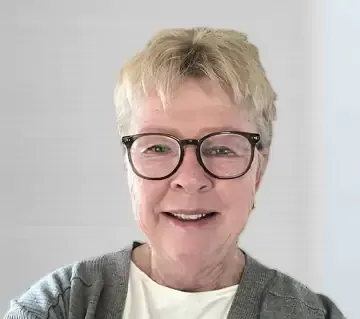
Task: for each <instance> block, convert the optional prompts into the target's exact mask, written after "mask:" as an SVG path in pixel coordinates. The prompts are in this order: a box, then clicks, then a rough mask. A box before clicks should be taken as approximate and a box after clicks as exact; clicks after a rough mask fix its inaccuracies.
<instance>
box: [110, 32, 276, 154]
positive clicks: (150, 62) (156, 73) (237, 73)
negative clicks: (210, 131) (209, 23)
mask: <svg viewBox="0 0 360 319" xmlns="http://www.w3.org/2000/svg"><path fill="white" fill-rule="evenodd" d="M194 77H196V78H201V77H207V78H209V79H210V80H213V81H216V82H218V83H219V84H220V85H221V87H222V88H223V89H225V90H226V91H227V92H229V94H230V95H231V97H232V99H233V101H234V104H235V105H239V107H240V105H241V106H242V107H244V101H245V102H246V103H245V105H246V106H247V107H248V108H249V110H250V111H251V114H252V115H253V116H252V118H253V119H254V120H255V124H256V125H257V127H258V130H259V133H260V134H261V145H262V147H264V148H265V149H268V148H269V147H270V144H271V140H272V122H273V121H274V120H275V117H276V106H275V100H276V94H275V92H274V90H273V88H272V87H271V85H270V83H269V81H268V79H267V76H266V74H265V71H264V68H263V67H262V65H261V62H260V59H259V53H258V49H257V47H256V46H255V45H253V44H252V43H250V42H249V41H248V39H247V36H246V35H245V34H244V33H241V32H238V31H235V30H228V29H214V28H205V27H199V28H191V29H185V28H176V29H163V30H161V31H159V32H158V33H157V34H155V35H154V36H153V38H152V39H151V40H150V41H149V43H148V44H147V45H146V47H145V48H144V49H143V50H142V51H141V52H139V53H138V54H136V55H135V56H134V57H133V58H132V59H131V60H130V61H128V62H127V63H126V64H125V65H124V67H123V68H122V70H121V71H120V74H119V78H118V81H117V83H116V88H115V96H114V98H115V106H116V117H117V129H118V133H119V135H120V136H122V135H125V134H127V132H128V130H129V125H130V121H131V115H132V110H133V109H134V108H135V107H137V106H138V105H139V101H140V99H143V98H146V97H147V96H148V94H149V93H150V92H152V91H153V90H154V89H155V90H156V92H157V94H158V95H159V96H160V98H161V100H162V102H163V103H164V105H166V102H167V100H168V98H169V97H170V96H171V92H172V89H174V88H175V86H176V85H177V84H180V83H181V81H183V80H185V79H186V78H194Z"/></svg>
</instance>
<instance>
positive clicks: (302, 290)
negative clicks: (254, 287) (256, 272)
mask: <svg viewBox="0 0 360 319" xmlns="http://www.w3.org/2000/svg"><path fill="white" fill-rule="evenodd" d="M258 264H259V263H258ZM259 265H260V266H259V267H261V268H262V270H263V272H264V273H268V274H270V273H271V274H272V275H271V277H268V278H271V279H269V281H268V282H267V283H266V286H265V289H264V294H263V301H262V311H263V312H264V313H265V312H267V313H269V314H271V315H274V318H277V316H276V315H279V314H283V313H284V312H286V311H288V313H289V315H291V316H292V317H291V318H294V319H295V318H319V319H320V318H322V319H345V316H344V315H343V314H342V313H341V311H340V310H339V309H338V307H337V306H336V304H335V303H334V302H333V301H332V300H331V299H330V298H329V297H327V296H325V295H323V294H321V293H317V292H315V291H313V290H312V289H311V288H309V287H308V286H306V285H305V284H303V283H301V282H300V281H298V280H296V279H295V278H293V277H291V276H289V275H287V274H285V273H283V272H281V271H279V270H276V269H270V268H267V267H265V266H264V265H261V264H259ZM271 318H272V317H271Z"/></svg>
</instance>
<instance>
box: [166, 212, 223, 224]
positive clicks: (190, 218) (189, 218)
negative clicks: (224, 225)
mask: <svg viewBox="0 0 360 319" xmlns="http://www.w3.org/2000/svg"><path fill="white" fill-rule="evenodd" d="M164 214H165V215H167V216H168V217H170V218H173V219H175V220H179V221H182V222H187V223H195V222H198V221H201V220H205V219H211V218H213V217H215V215H217V214H219V213H218V212H204V213H194V214H189V213H187V214H183V213H176V212H164Z"/></svg>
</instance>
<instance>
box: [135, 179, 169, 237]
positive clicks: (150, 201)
mask: <svg viewBox="0 0 360 319" xmlns="http://www.w3.org/2000/svg"><path fill="white" fill-rule="evenodd" d="M129 186H130V189H131V194H132V196H131V197H132V202H133V209H134V212H135V216H136V219H137V221H138V223H139V224H140V227H141V229H143V230H144V231H145V230H146V229H148V228H149V227H151V225H152V224H153V223H155V222H156V218H157V217H156V211H157V209H158V205H159V203H160V202H161V201H162V199H163V197H164V196H165V193H166V189H167V188H166V187H167V186H166V185H165V183H164V182H163V181H149V180H144V179H142V178H139V177H137V176H131V177H130V176H129Z"/></svg>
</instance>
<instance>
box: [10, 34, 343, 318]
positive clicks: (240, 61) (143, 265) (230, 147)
mask: <svg viewBox="0 0 360 319" xmlns="http://www.w3.org/2000/svg"><path fill="white" fill-rule="evenodd" d="M275 100H276V94H275V93H274V91H273V89H272V87H271V85H270V83H269V81H268V79H267V77H266V74H265V72H264V69H263V67H262V65H261V63H260V61H259V55H258V50H257V48H256V47H255V46H254V45H253V44H251V43H250V42H249V41H248V40H247V37H246V36H245V35H244V34H242V33H239V32H236V31H231V30H222V29H220V30H219V29H209V28H195V29H171V30H162V31H161V32H159V33H158V34H156V35H155V36H154V37H153V39H152V40H151V41H150V42H149V43H148V45H147V46H146V48H144V50H143V51H141V52H139V53H138V54H137V55H136V56H135V57H134V58H133V59H132V60H131V61H129V62H128V63H127V64H126V65H125V66H124V68H123V69H122V71H121V73H120V76H119V79H118V83H117V86H116V90H115V101H116V110H117V120H118V130H119V134H120V136H121V139H122V143H123V146H124V150H125V151H126V164H125V165H126V169H127V174H128V182H129V187H130V190H131V194H132V203H133V210H134V214H135V216H136V220H137V221H138V223H139V226H140V228H141V230H142V231H143V233H144V235H145V236H146V239H147V240H146V243H140V242H134V243H132V244H131V245H129V247H124V248H123V249H121V250H120V251H118V252H114V253H110V254H104V255H102V256H98V257H96V258H91V259H87V260H83V261H80V262H77V263H74V264H73V265H71V266H68V267H64V268H60V269H58V270H56V271H54V272H53V273H51V274H49V275H47V276H45V277H44V278H42V279H41V280H40V281H39V282H37V283H36V284H34V285H33V286H32V287H31V288H30V289H29V290H28V291H26V292H25V293H24V294H23V295H22V296H21V297H19V298H18V299H16V300H13V301H12V303H11V308H10V309H9V311H8V313H7V314H6V316H5V318H7V319H10V318H13V319H20V318H34V319H35V318H37V319H40V318H41V319H45V318H54V319H55V318H76V319H80V318H87V319H91V318H101V319H112V318H128V319H130V318H131V319H149V318H156V319H158V318H166V319H168V318H173V319H184V318H187V319H195V318H196V319H200V318H206V319H210V318H231V319H235V318H237V319H239V318H242V319H251V318H264V319H265V318H267V319H275V318H277V319H281V318H292V319H300V318H307V319H315V318H316V319H320V318H323V319H325V318H327V319H340V318H344V316H343V315H342V314H341V312H340V311H339V309H338V308H337V307H336V305H335V304H334V303H333V302H332V301H331V300H330V299H329V298H327V297H326V296H324V295H321V294H317V293H315V292H313V291H311V290H310V289H309V288H307V287H306V286H304V285H302V284H301V283H298V282H297V281H295V280H294V279H293V278H291V277H289V276H287V275H285V274H283V273H281V272H279V271H277V270H274V269H269V268H268V267H266V266H265V265H263V264H261V263H260V262H259V261H257V260H255V259H254V258H253V257H251V255H249V254H248V253H246V252H245V251H243V250H241V249H240V248H239V247H238V238H239V235H240V234H241V232H242V231H243V230H244V228H245V226H246V223H247V221H248V218H249V216H250V214H251V211H252V209H253V208H254V201H255V194H256V192H257V190H258V189H259V186H260V184H261V180H262V177H263V174H264V171H265V169H266V165H267V162H268V158H269V151H270V145H271V140H272V125H273V121H274V120H275V116H276V107H275Z"/></svg>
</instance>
